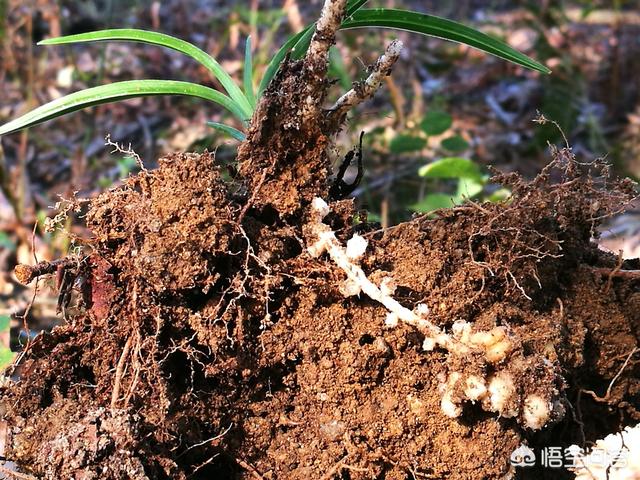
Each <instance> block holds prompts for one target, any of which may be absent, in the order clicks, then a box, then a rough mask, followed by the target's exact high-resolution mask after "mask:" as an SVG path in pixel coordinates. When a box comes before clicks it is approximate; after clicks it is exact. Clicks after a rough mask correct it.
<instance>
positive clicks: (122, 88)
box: [0, 80, 246, 135]
mask: <svg viewBox="0 0 640 480" xmlns="http://www.w3.org/2000/svg"><path fill="white" fill-rule="evenodd" d="M151 95H186V96H191V97H199V98H203V99H205V100H209V101H211V102H214V103H217V104H219V105H221V106H223V107H224V108H226V109H227V110H229V111H230V112H231V113H233V114H234V115H235V116H236V117H238V118H239V119H240V120H242V121H244V120H245V119H246V117H245V116H244V111H243V109H242V108H241V107H240V105H238V104H237V103H236V102H234V101H233V100H232V99H230V98H229V97H227V96H226V95H225V94H224V93H221V92H219V91H217V90H214V89H213V88H209V87H205V86H203V85H198V84H196V83H189V82H179V81H175V80H128V81H125V82H116V83H111V84H108V85H100V86H99V87H93V88H87V89H86V90H81V91H79V92H75V93H72V94H70V95H67V96H65V97H62V98H58V99H56V100H53V101H52V102H49V103H46V104H44V105H42V106H40V107H38V108H36V109H35V110H32V111H30V112H29V113H26V114H25V115H23V116H21V117H19V118H16V119H15V120H13V121H11V122H9V123H6V124H5V125H3V126H2V127H0V135H6V134H7V133H12V132H16V131H18V130H22V129H23V128H28V127H31V126H33V125H37V124H38V123H42V122H45V121H47V120H51V119H52V118H57V117H60V116H62V115H65V114H67V113H71V112H75V111H77V110H81V109H83V108H86V107H91V106H93V105H100V104H102V103H110V102H117V101H120V100H125V99H127V98H134V97H146V96H151Z"/></svg>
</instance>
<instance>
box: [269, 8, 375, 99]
mask: <svg viewBox="0 0 640 480" xmlns="http://www.w3.org/2000/svg"><path fill="white" fill-rule="evenodd" d="M368 1H369V0H349V1H348V2H347V15H346V16H347V18H349V17H350V16H351V15H353V14H354V13H355V12H356V11H358V10H359V9H360V8H362V6H363V5H364V4H365V3H367V2H368ZM315 27H316V24H315V23H312V24H311V25H309V26H308V27H306V28H305V29H304V30H302V31H301V32H298V33H296V34H295V35H293V36H291V37H289V39H288V40H287V41H286V42H285V43H284V45H282V47H280V49H279V50H278V51H277V52H276V54H275V55H274V56H273V57H272V58H271V61H270V62H269V65H267V69H266V70H265V72H264V75H263V76H262V80H260V86H259V87H258V97H260V96H261V95H262V93H263V92H264V91H265V89H266V88H267V87H268V86H269V83H270V82H271V80H273V77H275V76H276V73H277V72H278V70H279V69H280V64H281V63H282V61H283V60H284V58H285V57H286V56H287V53H289V52H290V51H291V57H292V58H293V59H300V58H302V57H303V55H304V54H305V53H306V52H307V49H308V48H309V43H310V42H311V37H312V36H313V32H314V31H315Z"/></svg>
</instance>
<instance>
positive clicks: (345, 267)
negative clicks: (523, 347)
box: [307, 197, 510, 362]
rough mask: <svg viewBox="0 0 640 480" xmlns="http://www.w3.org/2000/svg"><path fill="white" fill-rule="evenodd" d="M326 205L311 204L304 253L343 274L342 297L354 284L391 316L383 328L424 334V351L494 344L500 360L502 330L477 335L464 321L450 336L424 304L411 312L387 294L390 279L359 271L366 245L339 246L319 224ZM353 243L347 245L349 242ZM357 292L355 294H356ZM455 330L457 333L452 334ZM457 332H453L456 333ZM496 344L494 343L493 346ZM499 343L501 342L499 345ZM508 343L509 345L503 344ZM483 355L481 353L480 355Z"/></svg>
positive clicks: (460, 351) (459, 351) (360, 241)
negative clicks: (325, 258)
mask: <svg viewBox="0 0 640 480" xmlns="http://www.w3.org/2000/svg"><path fill="white" fill-rule="evenodd" d="M329 211H330V210H329V206H328V205H327V203H326V202H325V201H324V200H322V199H321V198H317V197H316V198H314V199H313V201H312V202H311V215H312V218H313V223H312V225H311V227H312V229H311V233H312V234H313V236H314V237H315V242H314V243H312V244H310V245H308V246H307V251H308V252H309V254H310V255H311V256H312V257H319V256H320V255H322V254H323V253H325V252H326V253H328V254H329V256H330V257H331V259H332V260H333V261H334V262H335V263H336V265H338V267H340V268H341V269H342V271H344V273H346V275H347V282H346V283H345V284H344V285H343V286H342V288H341V291H342V293H343V294H345V295H346V296H351V295H353V294H354V292H357V288H356V285H358V286H359V287H360V290H361V291H362V292H364V293H365V294H366V295H367V296H368V297H369V298H371V299H372V300H375V301H377V302H379V303H381V304H382V305H384V306H385V307H386V308H387V310H388V311H389V312H390V313H393V314H394V316H388V317H387V320H386V321H385V324H386V325H387V326H394V325H396V324H397V323H396V322H397V321H402V322H404V323H406V324H407V325H411V326H413V327H416V328H417V329H418V330H419V331H420V332H422V333H423V334H424V335H425V337H426V338H425V343H424V346H425V349H427V350H431V349H433V348H434V347H435V345H440V346H441V347H443V348H445V349H447V350H448V351H449V352H451V353H454V354H456V355H460V356H463V355H468V354H469V353H471V352H472V350H474V349H475V350H478V349H479V350H480V351H483V350H484V351H485V352H486V351H488V350H490V349H492V348H493V349H495V348H496V347H495V345H499V346H500V347H499V348H498V349H497V350H498V353H496V352H492V353H491V358H492V360H491V361H492V362H496V361H499V360H502V359H503V358H504V357H505V356H506V354H507V353H508V351H509V346H510V342H509V340H508V337H507V336H506V330H504V329H503V327H497V328H496V329H494V330H492V331H491V332H488V333H487V334H484V335H483V334H481V335H479V336H478V334H477V333H475V334H474V333H472V332H471V325H470V324H469V323H467V322H461V323H457V324H456V325H454V336H455V337H458V339H457V340H456V338H454V337H452V336H451V335H448V334H446V333H444V332H443V331H442V330H441V329H440V328H439V327H437V326H436V325H434V324H433V323H431V322H430V321H429V320H427V319H426V318H425V317H426V316H427V314H428V313H429V309H428V307H427V306H426V305H423V304H421V305H418V307H417V308H416V310H415V311H412V310H409V309H408V308H406V307H403V306H402V305H401V304H400V302H398V301H397V300H396V299H394V298H393V297H392V296H391V295H392V293H393V291H394V290H395V286H392V285H393V284H392V282H390V280H386V279H383V281H382V284H381V286H380V287H378V286H377V285H375V284H374V283H373V282H372V281H371V280H369V278H367V275H366V274H365V273H364V271H363V270H362V268H361V267H360V266H359V265H357V264H356V263H354V261H355V260H356V259H358V258H359V257H361V256H362V254H364V251H365V250H366V248H367V242H366V240H365V239H364V238H362V237H360V236H354V238H352V239H351V240H349V242H348V243H347V248H345V247H343V246H342V245H341V244H340V242H339V241H338V239H337V238H336V236H335V233H334V232H333V231H332V230H331V228H330V227H329V226H328V225H325V224H324V223H322V219H323V218H324V217H325V216H327V215H328V213H329ZM352 241H353V242H354V243H350V242H352ZM358 293H359V292H358ZM456 329H457V330H458V331H456ZM456 332H457V333H456ZM496 342H498V343H496ZM499 342H504V343H503V344H500V343H499ZM507 342H509V343H507ZM483 353H484V352H483Z"/></svg>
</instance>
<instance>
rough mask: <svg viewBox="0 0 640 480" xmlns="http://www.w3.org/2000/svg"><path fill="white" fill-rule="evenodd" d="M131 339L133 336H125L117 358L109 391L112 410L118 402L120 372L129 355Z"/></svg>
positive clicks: (120, 380)
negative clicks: (124, 341) (114, 376)
mask: <svg viewBox="0 0 640 480" xmlns="http://www.w3.org/2000/svg"><path fill="white" fill-rule="evenodd" d="M132 340H133V336H130V337H129V338H127V342H126V343H125V344H124V348H123V349H122V354H121V355H120V360H118V366H117V367H116V378H115V380H114V382H113V391H112V392H111V409H112V410H114V409H115V408H116V404H117V403H118V398H119V397H120V385H121V383H122V373H123V371H124V366H125V364H126V363H127V358H128V357H129V350H130V349H131V341H132Z"/></svg>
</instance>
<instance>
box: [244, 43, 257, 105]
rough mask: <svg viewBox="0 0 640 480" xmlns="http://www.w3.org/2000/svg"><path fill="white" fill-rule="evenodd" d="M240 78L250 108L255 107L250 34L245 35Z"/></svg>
mask: <svg viewBox="0 0 640 480" xmlns="http://www.w3.org/2000/svg"><path fill="white" fill-rule="evenodd" d="M242 80H243V83H244V94H245V95H246V97H247V100H249V105H251V110H252V111H253V110H255V108H256V95H255V93H254V92H253V60H252V58H251V35H249V36H248V37H247V43H246V44H245V47H244V71H243V72H242Z"/></svg>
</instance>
